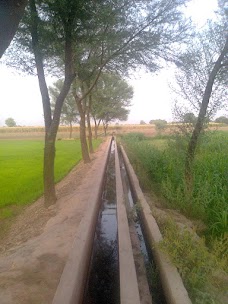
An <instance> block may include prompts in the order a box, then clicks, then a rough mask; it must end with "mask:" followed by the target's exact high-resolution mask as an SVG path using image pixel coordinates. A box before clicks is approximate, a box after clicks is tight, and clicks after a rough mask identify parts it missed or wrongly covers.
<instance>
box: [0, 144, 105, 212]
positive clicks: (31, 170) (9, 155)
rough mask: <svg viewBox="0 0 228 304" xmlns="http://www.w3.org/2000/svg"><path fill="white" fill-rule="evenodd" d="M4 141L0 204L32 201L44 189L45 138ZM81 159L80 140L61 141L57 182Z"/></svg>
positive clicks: (56, 168) (56, 172)
mask: <svg viewBox="0 0 228 304" xmlns="http://www.w3.org/2000/svg"><path fill="white" fill-rule="evenodd" d="M99 143H100V140H97V141H95V146H96V147H97V146H98V144H99ZM0 145H1V149H0V162H1V175H0V193H1V196H0V208H3V207H6V206H10V205H14V204H16V205H24V204H27V203H31V202H32V201H34V200H35V199H37V198H38V197H39V196H41V195H42V192H43V182H42V177H43V173H42V160H43V141H40V140H36V141H35V140H27V141H26V140H1V142H0ZM80 160H81V147H80V142H79V140H76V141H73V140H72V141H57V142H56V162H55V182H57V181H59V180H61V179H62V178H63V177H64V176H65V175H66V174H67V173H68V172H69V171H70V170H71V168H72V167H73V166H75V165H76V164H77V163H78V162H79V161H80ZM4 212H6V213H7V212H8V211H4ZM3 215H4V214H3ZM6 215H7V214H6ZM7 216H8V215H7Z"/></svg>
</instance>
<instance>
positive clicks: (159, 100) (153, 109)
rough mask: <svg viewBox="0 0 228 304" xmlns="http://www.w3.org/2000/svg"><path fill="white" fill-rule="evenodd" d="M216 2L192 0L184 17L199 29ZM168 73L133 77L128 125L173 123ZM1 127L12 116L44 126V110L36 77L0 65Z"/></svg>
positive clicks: (21, 122) (210, 15)
mask: <svg viewBox="0 0 228 304" xmlns="http://www.w3.org/2000/svg"><path fill="white" fill-rule="evenodd" d="M216 7H217V0H193V1H191V4H189V5H188V9H187V15H189V16H191V17H192V19H193V21H194V22H197V24H198V26H203V24H204V23H205V22H206V20H207V19H208V18H210V17H212V16H213V11H214V10H215V9H216ZM171 76H172V73H171V71H169V70H162V71H161V72H159V73H157V74H153V75H151V74H141V75H135V77H134V79H131V80H130V81H129V83H130V84H131V85H132V86H133V87H134V99H133V101H132V107H131V112H130V115H129V118H128V122H129V123H139V121H140V120H144V121H145V122H149V120H151V119H159V118H160V119H166V120H167V121H172V103H173V102H172V96H171V92H170V89H169V87H168V81H170V77H171ZM0 86H1V87H0V126H3V125H4V124H5V119H6V118H8V117H13V118H14V119H15V121H16V123H17V124H18V125H34V126H37V125H43V109H42V102H41V97H40V91H39V87H38V81H37V78H36V77H34V76H33V77H32V76H21V75H19V74H17V71H16V70H12V69H10V68H7V67H6V66H4V65H3V64H1V63H0Z"/></svg>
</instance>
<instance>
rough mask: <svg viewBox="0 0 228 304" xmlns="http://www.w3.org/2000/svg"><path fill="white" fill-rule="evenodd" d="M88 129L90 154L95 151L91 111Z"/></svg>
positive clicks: (88, 116)
mask: <svg viewBox="0 0 228 304" xmlns="http://www.w3.org/2000/svg"><path fill="white" fill-rule="evenodd" d="M87 127H88V143H89V152H90V153H94V150H93V134H92V128H91V123H90V114H89V111H87Z"/></svg>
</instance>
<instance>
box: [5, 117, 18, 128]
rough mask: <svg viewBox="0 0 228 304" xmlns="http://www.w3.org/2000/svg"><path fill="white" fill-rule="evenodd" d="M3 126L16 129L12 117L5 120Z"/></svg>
mask: <svg viewBox="0 0 228 304" xmlns="http://www.w3.org/2000/svg"><path fill="white" fill-rule="evenodd" d="M5 124H6V126H7V127H16V125H17V124H16V122H15V120H14V119H13V118H12V117H9V118H7V119H6V120H5Z"/></svg>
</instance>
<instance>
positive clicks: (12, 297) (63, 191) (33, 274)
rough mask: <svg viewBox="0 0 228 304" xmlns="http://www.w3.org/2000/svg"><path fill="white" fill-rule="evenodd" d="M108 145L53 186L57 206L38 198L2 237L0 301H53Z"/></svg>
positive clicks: (23, 303)
mask: <svg viewBox="0 0 228 304" xmlns="http://www.w3.org/2000/svg"><path fill="white" fill-rule="evenodd" d="M106 148H107V142H104V143H102V144H101V146H100V147H99V149H98V151H97V152H95V153H94V155H93V156H92V162H91V163H90V164H83V163H82V162H81V163H80V164H79V165H77V166H76V167H75V168H74V169H73V170H72V171H71V172H70V173H69V175H68V176H67V177H66V178H64V179H63V180H62V181H61V182H60V183H59V184H58V185H57V196H58V201H57V203H56V204H55V205H53V206H51V207H49V208H48V209H46V208H45V207H44V204H43V198H42V197H41V198H40V199H38V200H37V201H36V202H35V203H34V204H32V205H31V206H29V207H27V208H26V209H25V210H24V211H23V212H22V213H21V214H20V215H19V216H18V217H17V218H15V221H14V223H13V224H12V225H11V227H10V229H9V231H8V232H7V234H6V235H5V236H4V237H3V238H2V239H1V240H0V294H1V297H0V303H1V304H11V303H12V304H48V303H51V302H52V299H53V297H54V293H55V290H56V287H57V285H58V282H59V279H60V276H61V273H62V270H63V267H64V265H65V262H66V259H67V256H68V253H69V250H70V248H71V245H72V242H73V238H74V236H75V234H76V231H77V228H78V226H79V224H80V222H81V219H82V218H83V216H84V214H85V212H86V210H87V208H89V206H88V195H89V194H91V191H93V184H94V180H95V179H96V175H97V174H96V172H97V171H96V170H99V162H100V163H101V162H102V158H103V154H104V152H105V150H106Z"/></svg>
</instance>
